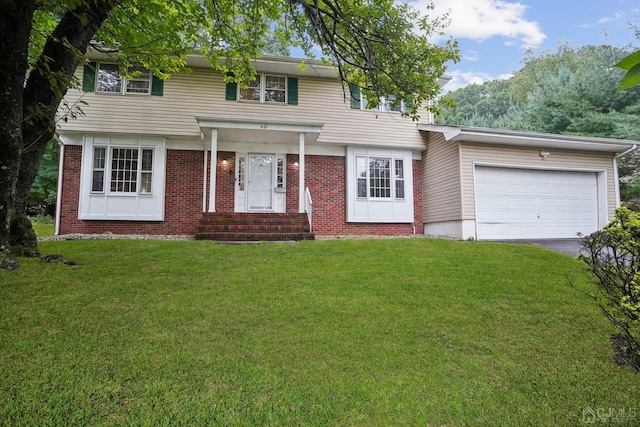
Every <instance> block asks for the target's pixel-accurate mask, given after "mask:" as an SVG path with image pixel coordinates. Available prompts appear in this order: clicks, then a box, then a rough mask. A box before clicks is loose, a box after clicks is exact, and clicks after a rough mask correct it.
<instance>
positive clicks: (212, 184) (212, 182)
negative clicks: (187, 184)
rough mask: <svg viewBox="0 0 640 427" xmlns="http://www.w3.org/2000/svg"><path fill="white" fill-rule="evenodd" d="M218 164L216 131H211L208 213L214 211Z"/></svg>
mask: <svg viewBox="0 0 640 427" xmlns="http://www.w3.org/2000/svg"><path fill="white" fill-rule="evenodd" d="M217 163H218V129H215V128H213V129H211V168H210V169H209V212H215V211H216V165H217Z"/></svg>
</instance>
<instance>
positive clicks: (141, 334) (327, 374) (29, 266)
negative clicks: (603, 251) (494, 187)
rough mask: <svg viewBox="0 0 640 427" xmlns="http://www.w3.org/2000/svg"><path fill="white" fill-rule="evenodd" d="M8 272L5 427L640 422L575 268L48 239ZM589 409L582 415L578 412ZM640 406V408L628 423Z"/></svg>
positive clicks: (463, 252)
mask: <svg viewBox="0 0 640 427" xmlns="http://www.w3.org/2000/svg"><path fill="white" fill-rule="evenodd" d="M40 248H41V250H42V252H43V254H51V253H60V254H63V255H64V256H65V257H66V258H68V259H71V260H74V261H78V262H81V263H83V265H78V266H66V265H63V264H46V263H41V262H39V261H38V260H31V259H21V264H22V266H21V267H20V268H19V269H18V270H16V271H13V272H11V273H8V272H5V271H0V283H1V284H0V301H2V305H1V308H0V393H1V394H0V424H2V425H11V426H15V425H86V424H89V425H150V426H151V425H154V426H155V425H175V424H182V425H238V426H247V425H261V426H262V425H278V426H279V425H312V426H318V425H362V426H372V425H427V426H467V425H468V426H491V425H496V426H498V425H499V426H515V425H533V426H541V425H549V426H550V425H582V423H583V421H588V419H586V418H584V417H583V411H585V410H587V408H592V409H594V410H595V411H598V414H600V415H601V416H602V417H603V418H601V419H600V420H596V421H597V422H598V423H599V422H601V421H605V420H608V421H610V422H613V421H615V422H617V423H618V425H625V423H626V424H628V425H637V423H638V420H639V419H640V397H639V396H640V395H639V385H640V381H639V380H640V377H638V375H637V374H635V373H634V372H633V371H632V370H630V369H627V368H619V367H617V366H616V365H615V363H614V362H613V352H612V349H611V346H610V343H609V336H610V335H611V334H612V333H613V330H612V328H611V327H610V326H609V325H608V324H607V323H606V320H605V319H604V317H603V315H602V314H601V313H600V312H599V311H598V309H597V308H596V307H595V306H594V305H593V303H592V302H591V301H589V300H588V299H587V298H586V297H585V296H583V295H582V294H580V293H578V292H577V291H575V290H573V289H571V288H570V287H569V286H568V285H567V278H571V279H573V280H576V281H578V282H579V283H582V284H584V282H585V281H584V277H583V267H582V265H581V263H580V262H578V261H576V260H574V259H572V258H571V257H569V256H565V255H561V254H558V253H555V252H552V251H550V250H545V249H540V248H536V247H533V246H524V245H522V246H521V245H506V244H497V243H480V242H454V241H447V240H432V239H390V240H359V241H315V242H301V243H298V244H257V245H236V246H233V245H218V244H216V243H213V242H207V241H123V240H104V241H58V242H43V243H41V244H40ZM585 414H586V415H589V414H590V413H589V412H585ZM631 418H633V419H631Z"/></svg>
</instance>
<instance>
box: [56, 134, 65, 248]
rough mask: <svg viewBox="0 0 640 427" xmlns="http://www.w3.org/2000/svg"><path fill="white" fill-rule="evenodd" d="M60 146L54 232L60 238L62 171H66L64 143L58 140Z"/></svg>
mask: <svg viewBox="0 0 640 427" xmlns="http://www.w3.org/2000/svg"><path fill="white" fill-rule="evenodd" d="M58 141H59V144H60V153H59V156H60V157H59V158H58V188H57V189H56V221H55V226H54V230H53V235H54V236H58V235H59V234H60V209H61V208H62V175H63V174H62V171H63V169H64V147H65V145H64V142H62V140H60V139H58Z"/></svg>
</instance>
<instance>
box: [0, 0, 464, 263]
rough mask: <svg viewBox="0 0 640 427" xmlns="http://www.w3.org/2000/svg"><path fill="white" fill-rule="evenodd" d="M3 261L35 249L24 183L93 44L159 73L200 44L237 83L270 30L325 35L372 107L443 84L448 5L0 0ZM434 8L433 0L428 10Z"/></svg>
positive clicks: (310, 44) (416, 101) (424, 94)
mask: <svg viewBox="0 0 640 427" xmlns="http://www.w3.org/2000/svg"><path fill="white" fill-rule="evenodd" d="M0 10H2V14H0V57H1V58H2V61H0V87H2V90H1V91H0V263H2V264H4V265H5V266H8V265H9V263H10V262H12V261H10V260H11V259H13V257H14V256H15V255H27V256H29V255H36V254H38V248H37V242H36V238H35V234H34V233H33V230H32V228H31V224H30V222H29V221H28V219H27V217H26V212H25V209H26V205H27V202H28V197H29V190H30V188H31V185H32V184H33V181H34V179H35V177H36V174H37V170H38V165H39V163H40V160H41V158H42V156H43V153H44V151H45V148H46V146H47V142H48V141H49V140H51V138H52V136H53V134H54V132H55V121H56V119H57V118H58V119H59V118H61V117H62V116H64V115H65V112H66V114H70V115H73V114H74V111H73V108H74V107H73V106H65V105H64V104H62V105H61V102H62V101H63V99H64V95H65V93H66V91H67V89H68V88H70V87H73V86H74V85H76V84H77V83H78V82H77V81H75V79H74V77H73V73H74V71H75V70H76V68H77V67H78V65H79V64H80V63H81V61H83V55H84V54H85V52H86V50H87V48H88V47H90V46H91V47H93V48H95V49H98V50H101V51H104V52H107V53H109V54H113V55H114V56H115V57H116V58H117V60H118V61H119V62H120V63H121V65H122V67H123V69H126V67H127V66H129V65H132V64H138V65H141V66H143V67H146V68H147V69H149V70H151V71H152V72H154V73H155V74H157V75H160V76H161V77H163V78H168V77H169V75H170V74H171V73H176V72H181V71H185V61H184V58H185V56H186V54H187V53H190V52H192V51H193V49H194V48H197V49H200V51H201V52H202V53H203V54H204V55H206V56H207V57H208V59H209V60H210V63H211V66H212V67H213V68H214V69H216V70H218V71H220V72H222V73H224V74H225V75H226V76H227V77H226V78H227V79H230V80H235V81H237V82H239V83H240V84H241V85H242V84H246V83H248V82H249V81H251V79H252V78H253V76H254V74H255V70H254V69H253V67H252V63H251V59H252V58H255V57H257V56H259V53H260V51H261V50H263V49H264V48H265V44H266V40H268V37H265V36H266V35H268V34H270V32H271V31H275V35H276V37H277V38H278V39H279V40H281V41H282V43H283V44H285V45H293V46H299V47H301V48H302V49H303V50H304V51H305V52H306V53H307V55H311V52H312V51H314V49H315V48H316V47H318V48H319V49H320V51H321V53H320V54H319V56H321V57H322V58H326V59H328V60H329V61H331V62H332V63H333V64H334V65H335V66H336V67H337V69H338V71H339V74H340V77H341V78H342V79H343V80H344V81H346V82H348V83H351V84H356V85H358V86H360V87H361V88H362V91H363V93H364V94H365V95H366V96H367V98H368V99H370V100H371V101H372V102H371V103H370V106H371V107H375V105H376V100H377V99H379V97H381V96H389V95H396V96H397V97H398V99H403V100H404V101H405V102H406V103H407V104H408V105H409V107H416V108H415V110H414V111H415V113H413V116H414V118H416V117H417V116H418V114H419V110H418V108H417V107H419V106H421V105H423V104H424V103H425V101H426V100H427V99H430V98H433V97H434V96H436V95H437V94H438V92H439V90H440V88H439V86H438V84H437V79H438V78H439V77H440V76H441V75H442V74H443V73H444V71H445V64H446V63H447V62H448V61H451V60H453V61H455V60H457V59H458V55H459V54H458V48H457V45H456V43H455V42H454V41H453V40H448V41H446V42H444V43H441V44H439V45H438V44H434V43H431V42H430V41H429V39H430V37H432V36H433V35H438V36H440V35H441V34H442V30H443V28H444V25H446V22H447V21H446V17H430V16H428V15H422V14H420V13H418V12H416V11H415V10H413V9H412V8H411V7H410V6H408V5H407V4H405V3H402V2H395V1H394V0H376V1H374V0H365V1H362V0H287V1H281V0H249V1H232V0H171V1H169V0H0ZM430 10H431V9H430V8H428V9H427V12H429V11H430Z"/></svg>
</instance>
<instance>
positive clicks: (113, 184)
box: [91, 147, 153, 194]
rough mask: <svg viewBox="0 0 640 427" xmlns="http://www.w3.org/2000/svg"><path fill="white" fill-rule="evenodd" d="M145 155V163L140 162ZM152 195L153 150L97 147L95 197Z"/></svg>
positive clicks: (93, 187)
mask: <svg viewBox="0 0 640 427" xmlns="http://www.w3.org/2000/svg"><path fill="white" fill-rule="evenodd" d="M140 152H142V161H139V157H140ZM105 176H107V177H109V185H108V189H109V190H108V192H109V193H135V194H151V192H152V184H153V149H151V148H120V147H112V148H110V149H109V150H107V148H106V147H93V170H92V182H91V192H92V193H104V192H105Z"/></svg>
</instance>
